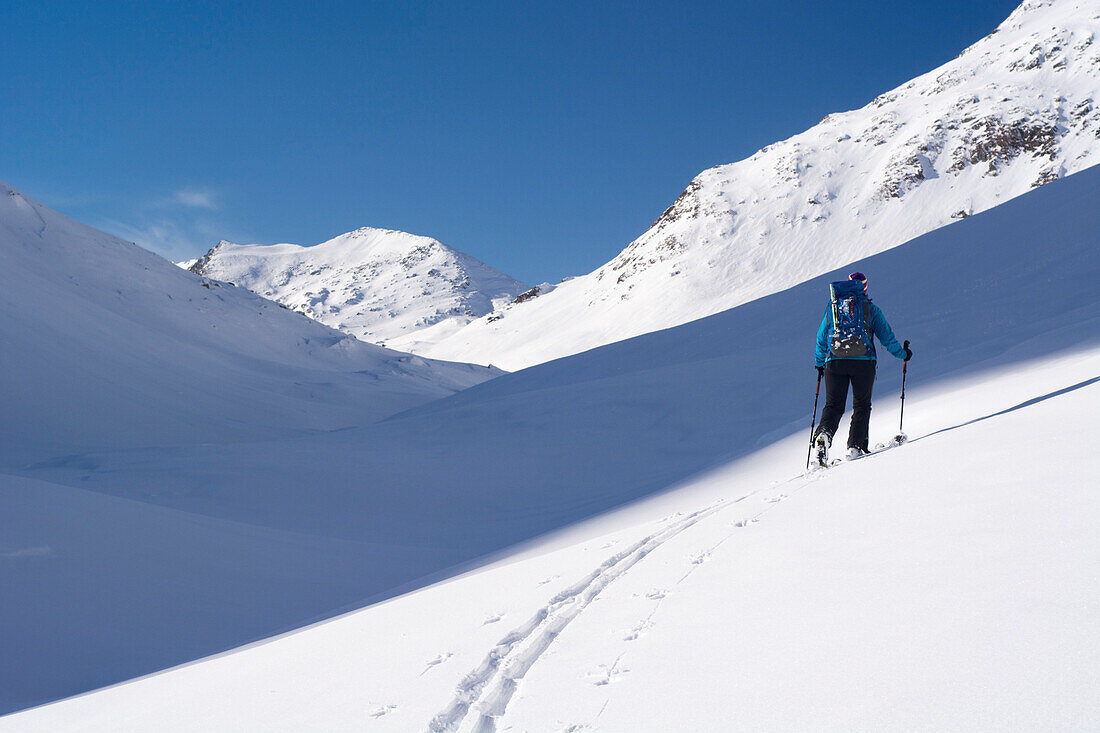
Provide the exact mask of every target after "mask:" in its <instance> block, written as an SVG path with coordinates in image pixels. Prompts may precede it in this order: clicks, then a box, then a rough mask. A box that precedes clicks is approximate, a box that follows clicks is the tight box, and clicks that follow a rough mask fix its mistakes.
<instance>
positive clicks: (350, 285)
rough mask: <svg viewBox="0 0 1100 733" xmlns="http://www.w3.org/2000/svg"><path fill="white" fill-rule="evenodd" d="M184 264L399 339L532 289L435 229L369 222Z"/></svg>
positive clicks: (459, 322) (435, 334)
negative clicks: (308, 242)
mask: <svg viewBox="0 0 1100 733" xmlns="http://www.w3.org/2000/svg"><path fill="white" fill-rule="evenodd" d="M184 265H186V266H187V269H190V270H191V271H192V272H194V273H197V274H199V275H207V276H209V277H212V278H216V279H218V280H228V281H229V282H232V283H235V284H237V285H240V286H242V287H246V288H248V289H249V290H252V291H254V292H256V293H259V294H260V295H262V296H264V297H265V298H270V299H271V300H275V301H278V302H279V303H283V304H284V305H286V306H288V307H290V308H292V309H294V310H296V311H298V312H300V313H304V314H305V315H307V316H309V317H310V318H315V319H316V320H318V321H320V322H321V323H324V324H325V325H327V326H332V327H333V328H337V329H339V330H341V331H344V332H345V333H350V334H351V335H352V336H355V337H356V338H359V339H361V340H363V341H369V342H373V343H382V344H384V345H387V346H390V347H392V348H397V349H404V348H405V344H406V343H415V344H419V343H421V342H431V341H434V340H438V339H440V338H443V337H444V336H447V335H450V334H451V333H454V332H455V331H457V330H458V329H459V328H461V327H462V326H465V325H466V324H467V323H469V322H470V321H472V320H474V319H475V318H479V317H481V316H484V315H486V314H488V313H491V312H493V310H494V309H495V308H497V307H499V306H503V305H504V304H506V303H509V302H511V301H512V300H514V299H515V297H516V296H517V295H519V294H520V293H522V292H523V291H525V290H527V286H526V285H524V284H523V283H521V282H519V281H518V280H515V279H513V278H511V277H509V276H507V275H505V274H504V273H503V272H500V271H499V270H495V269H493V268H492V267H489V266H488V265H486V264H485V263H483V262H480V261H478V260H476V259H474V258H473V257H471V256H469V255H467V254H464V253H462V252H459V251H457V250H454V249H452V248H450V247H448V246H447V245H445V244H442V243H440V242H438V241H436V240H434V239H431V238H429V237H419V236H416V235H413V234H406V233H405V232H397V231H392V230H389V229H372V228H370V227H363V228H361V229H356V230H355V231H353V232H348V233H347V234H342V235H340V236H339V237H335V238H333V239H330V240H328V241H327V242H322V243H321V244H317V245H314V246H312V247H301V246H299V245H296V244H272V245H260V244H249V245H240V244H233V243H231V242H220V243H218V245H217V246H215V247H214V248H213V249H211V250H210V251H209V252H207V253H206V254H205V255H204V256H203V257H201V258H199V259H198V260H194V261H192V262H189V263H180V266H181V267H183V266H184Z"/></svg>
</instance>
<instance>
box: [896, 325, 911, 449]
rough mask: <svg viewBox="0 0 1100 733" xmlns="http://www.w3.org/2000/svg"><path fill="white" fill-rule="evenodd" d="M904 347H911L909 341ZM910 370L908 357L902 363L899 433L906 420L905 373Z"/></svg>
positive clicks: (901, 432)
mask: <svg viewBox="0 0 1100 733" xmlns="http://www.w3.org/2000/svg"><path fill="white" fill-rule="evenodd" d="M904 348H905V349H906V350H908V349H909V342H908V341H906V342H905V345H904ZM907 371H909V360H908V359H906V360H905V361H903V362H902V363H901V415H900V416H899V417H898V435H903V434H904V433H903V431H902V429H901V425H902V422H903V421H904V420H905V374H906V372H907Z"/></svg>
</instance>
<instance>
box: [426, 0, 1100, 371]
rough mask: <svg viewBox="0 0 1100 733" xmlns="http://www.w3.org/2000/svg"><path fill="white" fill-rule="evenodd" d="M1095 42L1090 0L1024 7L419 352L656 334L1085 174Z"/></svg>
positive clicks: (1095, 17) (693, 186)
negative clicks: (540, 291) (622, 242)
mask: <svg viewBox="0 0 1100 733" xmlns="http://www.w3.org/2000/svg"><path fill="white" fill-rule="evenodd" d="M1098 32H1100V2H1098V1H1097V0H1049V1H1047V0H1028V1H1027V2H1024V3H1023V4H1022V5H1021V6H1020V7H1019V8H1018V9H1017V10H1016V11H1015V12H1013V13H1012V15H1011V16H1009V18H1008V19H1007V20H1006V21H1005V22H1004V23H1002V24H1001V26H1000V27H999V28H997V29H996V30H995V31H994V32H993V33H992V34H990V35H989V36H987V37H986V38H984V39H982V40H980V41H978V42H977V43H975V44H974V45H973V46H971V47H970V48H968V49H966V50H965V51H964V52H963V53H961V54H960V55H959V56H958V57H957V58H955V59H954V60H952V61H950V62H948V63H947V64H945V65H944V66H941V67H940V68H938V69H935V70H933V71H931V72H929V73H927V74H925V75H923V76H921V77H918V78H916V79H914V80H912V81H910V82H908V83H906V84H904V85H902V86H900V87H898V88H897V89H894V90H891V91H889V92H887V93H884V94H882V95H880V96H878V97H877V98H875V99H874V100H873V101H871V102H870V103H869V104H868V105H866V106H865V107H863V108H862V109H858V110H854V111H850V112H843V113H836V114H830V115H828V116H826V117H825V118H824V119H823V120H822V121H821V122H820V123H819V124H818V125H816V126H815V127H813V128H811V129H810V130H808V131H806V132H804V133H802V134H800V135H796V136H795V137H792V138H790V139H787V140H784V141H781V142H777V143H774V144H772V145H768V146H766V147H765V148H763V149H761V150H760V151H758V152H757V153H756V154H754V155H752V156H751V157H749V158H747V159H745V160H742V161H740V162H738V163H733V164H729V165H722V166H718V167H715V168H711V169H709V170H706V171H704V172H702V173H700V174H699V175H698V176H696V177H695V179H694V180H693V181H691V183H690V184H689V185H688V186H687V188H686V189H685V190H684V192H683V193H682V194H680V196H679V197H678V198H677V199H676V201H675V202H673V204H672V205H671V206H670V207H669V208H668V209H667V210H666V211H665V212H664V213H663V214H661V216H660V217H659V218H658V219H657V220H656V221H655V222H654V223H653V224H652V226H651V227H650V228H649V230H647V231H646V232H645V233H644V234H642V236H640V237H638V239H637V240H635V241H634V242H632V243H631V244H630V245H629V246H627V247H626V248H625V249H624V250H623V251H622V252H621V253H620V254H619V255H618V256H616V257H615V258H614V259H612V260H611V261H610V262H608V263H607V264H605V265H603V266H602V267H600V268H599V269H598V270H596V271H595V272H593V273H590V274H589V275H586V276H584V277H579V278H575V279H573V280H572V281H570V282H567V283H564V284H562V285H561V286H560V287H558V288H557V289H556V290H555V291H554V292H553V293H548V294H545V295H544V296H542V297H539V298H537V299H534V300H531V301H528V302H526V303H523V304H521V305H517V306H515V307H512V308H509V309H507V310H505V311H503V312H502V313H500V314H496V318H495V319H494V320H493V321H492V322H490V321H489V320H488V319H482V320H479V321H476V322H474V323H472V324H470V325H469V326H467V327H466V328H465V329H463V330H461V331H459V332H458V333H456V334H455V335H454V336H451V337H449V338H447V339H446V340H444V341H441V342H440V343H439V344H437V345H436V346H431V347H428V348H426V349H425V350H424V351H423V352H422V353H426V354H431V355H433V356H440V357H445V358H458V359H466V360H473V361H478V362H482V363H486V362H492V363H493V364H499V365H503V366H505V367H506V368H512V369H514V368H518V367H521V366H526V365H530V364H533V363H537V362H540V361H545V360H547V359H551V358H556V357H559V356H564V355H566V354H570V353H575V352H578V351H583V350H585V349H589V348H592V347H594V346H599V345H601V344H605V343H609V342H611V341H616V340H619V339H623V338H627V337H630V336H634V335H637V334H640V333H645V332H647V331H652V330H656V329H660V328H666V327H669V326H673V325H676V324H679V323H683V322H686V321H689V320H693V319H695V318H699V317H702V316H705V315H709V314H711V313H715V312H718V311H721V310H724V309H726V308H730V307H733V306H735V305H738V304H740V303H744V302H747V301H749V300H753V299H755V298H758V297H760V296H763V295H766V294H768V293H772V292H776V291H778V290H782V289H784V288H786V287H789V286H791V285H794V284H796V283H798V282H801V281H803V280H806V279H807V278H810V277H813V276H814V275H817V274H819V273H821V272H825V271H828V270H830V269H832V268H835V267H839V266H841V265H843V264H845V263H847V262H851V261H853V260H856V259H859V258H861V257H865V256H867V255H870V254H873V253H876V252H880V251H883V250H886V249H890V248H891V247H895V246H897V245H899V244H901V243H903V242H905V241H907V240H909V239H912V238H913V237H915V236H918V235H920V234H923V233H924V232H927V231H930V230H932V229H936V228H937V227H940V226H943V225H945V224H949V223H951V222H952V221H955V220H958V219H961V218H964V217H966V216H969V215H971V214H974V213H978V212H980V211H983V210H985V209H988V208H990V207H992V206H996V205H997V204H999V203H1002V202H1004V201H1006V200H1008V199H1010V198H1012V197H1014V196H1018V195H1020V194H1023V193H1026V192H1027V191H1029V190H1031V189H1032V188H1033V187H1035V186H1039V185H1042V184H1044V183H1047V182H1049V181H1052V180H1056V179H1058V178H1061V177H1063V176H1065V175H1067V174H1069V173H1073V172H1076V171H1079V170H1082V169H1084V168H1087V167H1089V166H1091V165H1094V164H1096V163H1097V162H1100V110H1098V109H1097V105H1096V102H1095V100H1096V99H1097V98H1098V95H1100V44H1098V43H1096V42H1095V39H1096V35H1097V33H1098ZM871 275H872V277H873V275H874V273H871Z"/></svg>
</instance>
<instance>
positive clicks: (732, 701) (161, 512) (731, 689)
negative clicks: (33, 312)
mask: <svg viewBox="0 0 1100 733" xmlns="http://www.w3.org/2000/svg"><path fill="white" fill-rule="evenodd" d="M1098 197H1100V168H1094V169H1091V170H1088V171H1085V172H1083V173H1080V174H1077V175H1074V176H1071V177H1068V178H1066V179H1065V180H1060V181H1056V182H1054V183H1052V184H1050V185H1048V186H1043V187H1041V188H1039V189H1037V190H1034V191H1032V192H1030V193H1028V194H1026V195H1024V196H1020V197H1017V198H1016V199H1013V200H1012V201H1010V202H1008V203H1006V204H1004V205H1002V206H998V207H996V208H994V209H992V210H990V211H987V212H984V213H982V214H978V215H975V216H973V217H970V218H968V219H966V220H965V221H962V222H959V223H957V224H956V225H953V226H951V227H945V228H942V229H940V230H937V231H934V232H931V233H929V234H926V235H924V236H922V237H919V238H917V239H914V240H912V241H910V242H908V243H906V244H905V245H904V246H901V247H897V248H895V249H892V250H890V251H888V252H883V253H880V254H877V255H875V256H873V257H870V258H867V259H864V260H860V261H857V262H856V263H854V265H853V266H854V267H857V268H858V269H860V270H862V271H863V272H866V273H868V274H870V276H871V278H872V283H874V285H872V287H873V288H874V289H875V293H876V294H877V295H876V302H878V304H879V305H880V306H881V307H882V308H883V310H884V311H885V313H886V315H887V316H888V317H889V319H890V321H891V323H892V325H893V327H894V329H895V331H896V332H897V333H898V335H899V336H901V337H902V338H906V339H911V340H912V342H913V348H914V351H915V354H916V356H915V358H914V361H913V362H912V363H911V365H910V367H909V377H908V379H909V381H908V388H907V402H906V412H905V421H906V422H905V427H906V430H907V432H909V434H910V436H911V438H912V439H911V441H910V443H909V444H908V445H906V446H904V447H902V448H899V449H897V450H892V451H888V452H886V453H884V454H882V455H878V456H873V457H871V458H869V459H866V460H865V461H861V462H859V463H854V464H850V465H844V466H840V467H838V468H837V469H835V471H833V472H827V473H825V474H824V476H823V477H822V478H820V479H810V480H808V479H806V478H804V477H803V476H802V466H803V462H804V460H805V448H806V430H807V427H808V425H809V422H810V411H811V405H812V402H813V384H814V373H813V370H812V368H811V357H812V349H813V337H814V333H815V332H816V327H817V324H818V319H819V318H820V314H821V311H822V307H823V304H824V300H825V298H826V293H827V287H826V286H827V283H828V282H829V280H830V279H833V278H836V277H844V275H845V274H846V272H847V268H845V269H842V270H834V271H832V272H830V273H826V274H825V275H822V276H820V277H818V278H815V279H813V280H811V281H808V282H806V283H803V284H800V285H798V286H795V287H792V288H790V289H787V290H784V291H782V292H779V293H775V294H773V295H770V296H767V297H764V298H761V299H759V300H756V301H753V302H751V303H748V304H744V305H742V306H740V307H736V308H733V309H731V310H728V311H725V312H722V313H719V314H716V315H713V316H711V317H708V318H704V319H700V320H697V321H694V322H692V323H688V324H684V325H681V326H678V327H675V328H671V329H667V330H663V331H660V332H656V333H651V334H646V335H643V336H639V337H636V338H633V339H629V340H625V341H622V342H619V343H615V344H611V345H608V346H605V347H602V348H599V349H594V350H590V351H588V352H585V353H583V354H578V355H575V356H572V357H569V358H565V359H561V360H557V361H554V362H551V363H546V364H541V365H539V366H536V367H533V368H531V369H527V370H524V371H522V372H517V373H513V374H507V375H503V376H501V377H499V378H497V379H493V380H490V381H488V382H485V383H484V384H480V385H477V386H475V387H472V388H470V389H467V390H464V391H462V392H460V393H458V394H456V395H454V396H451V397H448V398H445V399H442V400H437V401H435V402H431V403H428V404H424V405H421V406H420V407H416V408H413V409H411V410H409V411H406V412H404V413H402V414H399V415H396V416H393V417H391V418H389V419H387V420H386V421H384V422H381V423H376V424H372V425H366V426H363V427H360V428H354V429H349V430H342V431H338V432H332V433H325V434H319V435H312V436H304V437H299V438H294V439H280V440H270V441H263V442H253V443H248V444H245V443H240V444H235V445H228V446H219V445H207V446H184V447H180V448H172V447H165V448H157V449H151V450H143V451H128V450H98V451H90V452H86V453H84V454H82V455H80V456H77V457H74V458H69V459H68V460H58V461H52V462H48V463H46V462H43V463H39V464H37V465H27V464H26V463H10V462H8V463H0V474H2V475H4V476H5V479H6V481H7V483H6V484H0V486H5V488H6V493H4V494H0V499H6V497H12V498H11V499H9V500H5V501H4V504H3V506H2V507H0V510H2V514H0V515H2V516H4V517H6V518H8V520H9V521H10V522H11V524H12V527H13V529H12V531H11V533H10V534H6V535H5V539H4V541H5V542H9V543H12V544H11V545H10V546H9V547H5V548H3V552H4V553H5V555H4V562H0V573H2V575H0V583H2V584H3V587H4V588H5V589H6V592H7V593H8V594H9V595H10V597H13V598H20V599H22V598H36V599H37V598H49V599H50V600H51V601H52V602H51V603H49V604H36V603H29V602H28V603H14V604H12V603H8V604H3V605H0V630H2V633H3V634H4V637H3V639H2V641H3V645H4V648H5V655H6V659H7V660H8V664H6V665H4V667H3V668H2V669H0V692H3V693H4V694H5V695H6V696H7V697H6V699H5V700H4V703H5V705H6V706H7V709H9V710H11V709H14V708H15V707H19V706H22V705H27V704H29V703H28V702H27V701H29V700H43V699H49V698H51V697H53V698H56V697H58V696H60V695H62V694H72V693H73V692H76V691H80V690H86V689H89V688H90V687H93V686H97V685H104V684H108V683H109V682H113V681H118V680H120V679H123V678H124V677H125V676H131V677H132V676H136V675H138V674H141V673H144V672H148V671H152V670H154V669H160V668H164V667H166V666H169V665H170V664H175V663H179V662H183V661H187V660H189V659H193V658H194V657H195V656H198V655H199V654H203V653H212V652H215V651H220V650H222V649H225V648H226V646H228V645H232V644H233V642H232V640H233V639H234V638H235V639H237V642H236V643H237V644H242V643H245V642H249V641H253V640H255V639H256V638H257V636H259V635H261V634H264V633H267V634H269V635H270V634H276V633H280V632H283V631H287V630H289V629H290V628H292V627H293V626H294V625H295V624H297V625H301V624H303V623H306V622H308V621H315V620H318V619H320V618H323V617H325V616H330V615H332V614H333V613H336V612H337V611H339V610H348V609H349V608H351V607H352V606H353V605H356V604H355V600H354V599H355V598H358V599H360V603H358V604H357V605H364V604H365V603H366V601H368V600H370V599H374V600H380V599H382V598H386V597H392V596H394V595H396V594H397V593H399V592H401V591H408V590H413V589H416V588H422V589H423V590H421V591H419V592H416V593H411V594H407V595H404V596H402V597H400V598H395V599H393V600H390V601H389V602H386V603H380V604H377V605H374V606H371V607H370V608H367V609H365V610H363V611H361V612H357V613H353V614H350V615H346V616H344V617H342V618H338V619H334V620H332V621H331V622H329V623H324V624H320V625H316V626H314V627H312V628H309V629H305V630H303V631H301V632H299V633H293V634H287V635H284V636H282V637H280V638H276V639H272V640H270V641H269V642H267V643H263V644H255V645H252V646H250V647H247V648H245V649H242V650H240V651H238V652H236V653H232V654H225V655H220V656H217V657H214V658H211V659H208V660H205V661H203V662H202V663H199V664H192V665H187V666H184V667H181V668H179V669H175V670H171V671H169V672H167V673H165V674H161V675H155V676H152V677H148V678H145V679H141V680H137V681H134V682H132V683H129V684H125V685H121V686H117V687H113V688H111V689H108V690H104V691H101V692H98V693H96V694H92V695H86V696H82V697H77V698H74V699H71V700H68V701H64V702H61V703H59V704H56V705H51V706H47V707H43V708H40V709H37V710H31V711H27V712H25V713H21V714H17V715H14V716H11V717H8V718H4V719H2V720H0V730H13V731H23V730H86V731H99V730H111V731H118V730H195V729H211V730H221V729H233V730H353V729H361V728H363V727H364V726H366V727H370V728H371V729H379V730H395V731H408V730H425V729H432V730H461V731H467V730H505V729H508V727H509V726H511V727H512V729H515V730H525V729H526V730H547V729H549V730H569V729H572V730H584V729H586V728H587V729H593V730H615V731H618V730H726V729H728V727H729V725H728V724H729V722H730V720H731V719H732V720H735V721H736V722H737V724H738V726H739V727H743V728H745V729H749V730H756V729H782V730H790V729H806V728H833V729H837V730H851V729H853V728H876V729H920V728H927V729H934V730H942V729H947V728H951V729H960V730H966V729H978V728H980V729H990V728H994V729H1018V728H1026V729H1033V728H1039V727H1045V728H1062V729H1080V728H1083V727H1087V725H1088V723H1089V721H1093V720H1095V719H1096V716H1097V715H1098V714H1100V711H1098V710H1097V708H1096V696H1095V695H1094V694H1092V691H1093V690H1094V689H1095V686H1096V683H1097V679H1096V665H1095V663H1094V660H1095V658H1096V654H1097V652H1098V651H1100V637H1098V635H1097V627H1096V624H1095V622H1094V617H1095V612H1094V611H1095V608H1096V606H1097V604H1098V603H1100V597H1098V596H1097V592H1098V590H1097V585H1096V583H1095V582H1093V580H1094V576H1095V568H1096V567H1097V566H1098V563H1100V544H1098V543H1097V540H1096V538H1097V537H1098V536H1100V534H1098V533H1097V528H1098V527H1100V516H1098V515H1097V507H1098V506H1100V505H1098V504H1097V502H1096V501H1095V500H1094V497H1093V494H1094V486H1095V480H1094V473H1095V472H1094V469H1093V466H1092V465H1091V464H1092V463H1093V461H1092V458H1091V455H1090V454H1089V453H1088V452H1087V451H1082V450H1081V449H1080V447H1081V446H1082V445H1084V446H1087V445H1091V444H1093V443H1095V441H1096V440H1097V439H1100V435H1098V434H1097V427H1096V421H1095V420H1093V419H1092V417H1091V416H1092V414H1093V413H1094V412H1095V409H1097V408H1098V407H1100V403H1098V399H1100V392H1098V390H1100V382H1098V381H1097V377H1096V375H1097V374H1100V291H1098V290H1097V288H1096V283H1097V282H1100V256H1098V254H1097V253H1098V251H1100V250H1098V249H1097V246H1096V245H1097V235H1096V233H1097V232H1098V231H1100V208H1098V207H1096V206H1095V202H1096V201H1097V199H1098ZM883 359H884V360H885V361H884V363H883V364H881V365H880V367H879V380H878V384H876V389H875V393H876V402H875V411H874V412H873V414H872V423H871V427H872V433H871V438H872V442H876V441H878V440H882V439H883V438H885V437H886V436H888V435H889V434H891V433H893V432H894V431H895V430H896V427H897V422H896V421H897V417H898V415H897V409H896V405H897V396H898V387H899V381H900V368H899V366H900V363H899V362H897V361H896V360H893V359H891V358H890V357H887V356H885V355H884V356H883ZM845 428H846V426H845V425H842V430H843V429H845ZM666 492H667V493H666ZM647 497H650V499H649V500H648V501H644V502H640V503H634V502H639V501H640V500H643V499H646V498H647ZM632 503H634V504H633V505H632V506H628V507H627V508H626V509H623V510H622V511H620V512H617V513H614V514H609V515H606V516H603V517H597V515H599V514H600V513H602V512H606V511H608V510H613V509H616V508H621V507H623V506H624V505H630V504H632ZM93 510H94V511H95V512H96V515H95V516H97V521H96V522H94V523H79V522H76V523H74V522H72V521H71V520H70V517H73V516H81V513H87V512H90V511H93ZM85 515H86V514H85ZM142 517H143V518H144V519H145V521H144V522H139V521H136V519H137V518H142ZM586 520H591V521H590V522H586ZM578 522H583V523H582V524H577V523H578ZM563 529H564V530H565V531H564V533H561V534H553V533H555V532H556V531H559V530H563ZM9 538H10V539H9ZM519 543H526V544H520V546H519V547H518V549H517V548H516V546H517V544H519ZM509 548H512V550H510V551H509ZM502 553H504V554H502ZM180 558H183V560H181V559H180ZM493 560H498V561H499V562H496V563H495V564H488V563H490V561H493ZM283 563H286V565H284V564H283ZM478 566H483V567H482V569H481V570H478V569H477V568H478ZM311 567H312V573H313V580H312V582H310V579H309V575H310V572H309V568H311ZM464 571H469V572H466V573H465V574H463V572H464ZM445 579H449V580H448V582H443V583H438V584H436V585H433V586H431V587H425V586H428V585H429V584H431V583H432V582H434V581H438V580H445ZM104 588H110V589H111V591H110V592H109V593H105V592H104V591H103V589H104ZM150 589H151V590H150ZM355 593H357V594H358V595H357V596H356V595H354V594H355ZM341 603H343V604H344V605H343V606H341ZM104 619H107V620H109V622H105V621H104ZM46 630H48V631H46Z"/></svg>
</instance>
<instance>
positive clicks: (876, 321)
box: [814, 299, 905, 367]
mask: <svg viewBox="0 0 1100 733" xmlns="http://www.w3.org/2000/svg"><path fill="white" fill-rule="evenodd" d="M869 301H870V299H868V302H869ZM870 306H871V333H873V334H874V335H875V336H877V337H878V340H879V341H881V342H882V345H883V346H885V347H886V350H887V351H889V352H890V353H891V354H893V355H894V356H896V357H897V358H899V359H904V358H905V349H904V348H903V347H902V345H901V344H899V343H898V340H897V339H896V338H895V337H894V331H893V329H891V328H890V324H889V323H887V322H886V316H884V315H882V310H881V309H880V308H879V307H878V306H877V305H875V304H874V303H870ZM832 310H833V309H832V308H831V307H829V306H825V317H824V318H822V319H821V328H819V329H817V352H816V353H815V354H814V366H819V367H821V366H825V364H826V363H828V362H830V361H832V360H833V359H836V358H838V357H835V356H833V355H832V354H830V353H829V332H830V331H832V330H833V324H832V323H831V320H832ZM869 341H870V348H869V349H867V354H866V355H865V356H850V357H847V358H849V359H854V360H859V361H875V360H876V359H877V358H878V357H876V356H875V339H874V338H871V339H869Z"/></svg>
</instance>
